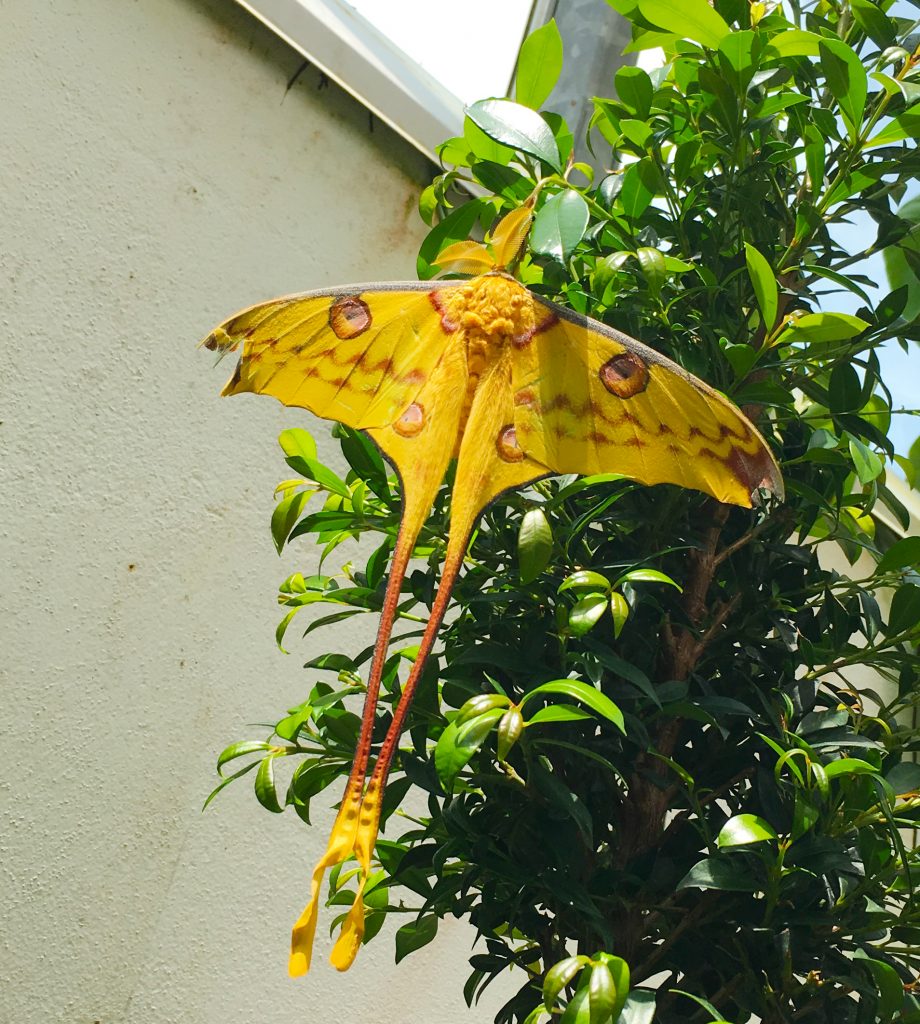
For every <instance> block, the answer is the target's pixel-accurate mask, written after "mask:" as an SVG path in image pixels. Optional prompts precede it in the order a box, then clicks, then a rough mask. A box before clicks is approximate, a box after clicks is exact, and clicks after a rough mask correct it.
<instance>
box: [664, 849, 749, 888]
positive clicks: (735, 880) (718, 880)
mask: <svg viewBox="0 0 920 1024" xmlns="http://www.w3.org/2000/svg"><path fill="white" fill-rule="evenodd" d="M760 885H761V883H760V882H758V881H757V880H756V879H755V878H754V877H753V876H752V874H751V870H750V868H749V867H747V866H745V865H744V864H742V863H740V862H739V861H738V860H735V859H733V858H730V857H727V856H722V857H719V856H713V857H707V858H706V859H705V860H701V861H699V862H698V863H697V864H694V865H693V867H692V868H691V869H690V871H689V872H688V873H687V874H686V875H685V876H684V878H683V879H682V880H681V882H680V883H679V884H678V886H677V888H678V889H720V890H722V891H723V892H754V891H755V890H756V889H758V888H760Z"/></svg>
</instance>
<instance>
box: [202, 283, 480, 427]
mask: <svg viewBox="0 0 920 1024" xmlns="http://www.w3.org/2000/svg"><path fill="white" fill-rule="evenodd" d="M459 283H461V282H438V283H437V284H434V283H431V282H428V283H425V282H421V281H409V282H399V283H394V284H367V285H350V286H346V287H343V288H336V289H333V290H331V291H317V292H306V293H304V294H302V295H291V296H287V297H285V298H280V299H274V300H272V301H271V302H264V303H262V304H260V305H258V306H252V307H250V308H249V309H244V310H243V311H242V312H240V313H237V314H236V315H235V316H232V317H230V319H229V320H227V321H226V322H225V323H223V324H221V325H220V326H219V327H217V328H215V330H214V331H212V332H211V334H210V335H209V336H208V337H207V338H206V339H205V341H204V343H203V344H204V345H205V347H207V348H210V349H213V350H216V351H219V352H228V351H236V350H237V349H239V348H240V346H242V353H241V356H240V361H239V363H238V365H237V367H236V370H235V371H234V373H233V376H232V377H231V379H230V381H229V382H228V383H227V385H226V387H225V388H224V390H223V394H225V395H238V394H241V393H243V392H247V391H249V392H254V393H255V394H263V395H271V396H273V397H274V398H277V399H278V400H279V401H280V402H283V403H284V404H285V405H294V406H300V407H302V408H304V409H309V410H310V412H313V413H315V414H316V415H317V416H323V417H326V418H328V419H335V420H338V421H339V422H341V423H344V424H346V426H349V427H355V428H358V429H365V428H369V427H383V426H387V425H388V424H391V423H393V422H394V421H395V420H396V419H398V417H399V416H400V415H402V413H403V412H404V411H405V409H406V408H407V407H408V406H409V405H411V403H412V402H413V401H414V400H415V398H416V396H417V395H418V393H419V391H420V389H421V388H422V386H423V385H424V384H425V382H426V381H427V380H428V378H429V377H430V376H431V373H432V371H433V370H434V368H435V366H437V364H438V362H439V361H440V359H441V357H442V356H443V354H444V351H445V349H446V348H447V346H448V344H449V341H450V337H451V333H452V331H455V330H456V328H455V327H452V326H449V325H448V326H446V325H445V320H444V318H443V317H442V315H441V312H440V306H441V303H442V296H443V295H444V294H445V293H446V292H447V291H448V290H449V289H451V288H454V287H457V285H458V284H459Z"/></svg>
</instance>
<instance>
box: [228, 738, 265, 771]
mask: <svg viewBox="0 0 920 1024" xmlns="http://www.w3.org/2000/svg"><path fill="white" fill-rule="evenodd" d="M263 750H271V744H270V743H262V742H259V741H258V740H243V741H242V742H240V743H231V744H230V746H229V747H226V748H225V749H224V750H223V751H222V752H221V755H220V757H218V759H217V771H218V773H220V770H221V768H222V767H223V766H224V765H225V764H226V763H227V762H228V761H233V760H234V759H235V758H237V757H243V756H244V755H245V754H255V753H257V752H259V751H263Z"/></svg>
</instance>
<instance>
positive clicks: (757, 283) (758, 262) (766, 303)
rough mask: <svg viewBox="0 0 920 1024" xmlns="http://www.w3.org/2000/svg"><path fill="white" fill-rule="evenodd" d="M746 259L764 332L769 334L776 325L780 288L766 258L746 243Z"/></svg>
mask: <svg viewBox="0 0 920 1024" xmlns="http://www.w3.org/2000/svg"><path fill="white" fill-rule="evenodd" d="M744 258H745V261H746V262H747V269H748V276H749V277H750V279H751V284H753V286H754V294H755V295H756V296H757V305H758V306H759V307H760V315H761V316H762V317H763V325H764V330H766V332H767V333H768V334H769V333H770V332H771V331H772V330H773V325H774V324H775V323H776V310H777V305H778V302H779V288H778V287H777V284H776V277H775V275H774V274H773V270H772V268H771V267H770V264H769V263H768V262H767V260H766V259H765V257H764V256H763V255H762V254H761V253H760V251H759V250H758V249H755V248H754V246H753V245H751V244H750V243H749V242H745V243H744Z"/></svg>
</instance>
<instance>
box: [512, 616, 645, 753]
mask: <svg viewBox="0 0 920 1024" xmlns="http://www.w3.org/2000/svg"><path fill="white" fill-rule="evenodd" d="M606 604H607V601H606V599H605V600H604V605H605V606H606ZM545 693H552V694H556V693H558V694H561V695H562V696H564V697H571V698H572V700H577V701H578V702H579V703H580V704H584V705H585V706H586V707H589V708H591V710H592V711H596V712H597V713H598V714H599V715H601V716H602V717H603V718H606V719H607V720H608V721H609V722H613V724H614V725H615V726H616V727H617V728H618V729H619V730H620V732H622V733H624V734H625V732H626V726H625V723H624V721H623V712H622V711H620V709H619V708H618V707H617V706H616V704H614V703H613V701H612V700H611V699H610V698H609V697H608V696H607V695H606V694H604V693H601V691H600V690H596V689H595V688H594V687H593V686H590V685H589V684H588V683H584V682H582V681H581V680H579V679H556V680H553V681H552V682H550V683H543V684H542V685H540V686H538V687H536V688H535V689H533V690H528V692H527V693H526V694H524V697H523V699H522V700H521V703H520V707H521V708H523V707H524V705H525V704H526V703H527V702H528V701H529V700H531V699H532V698H534V697H536V696H538V695H540V694H545Z"/></svg>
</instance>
